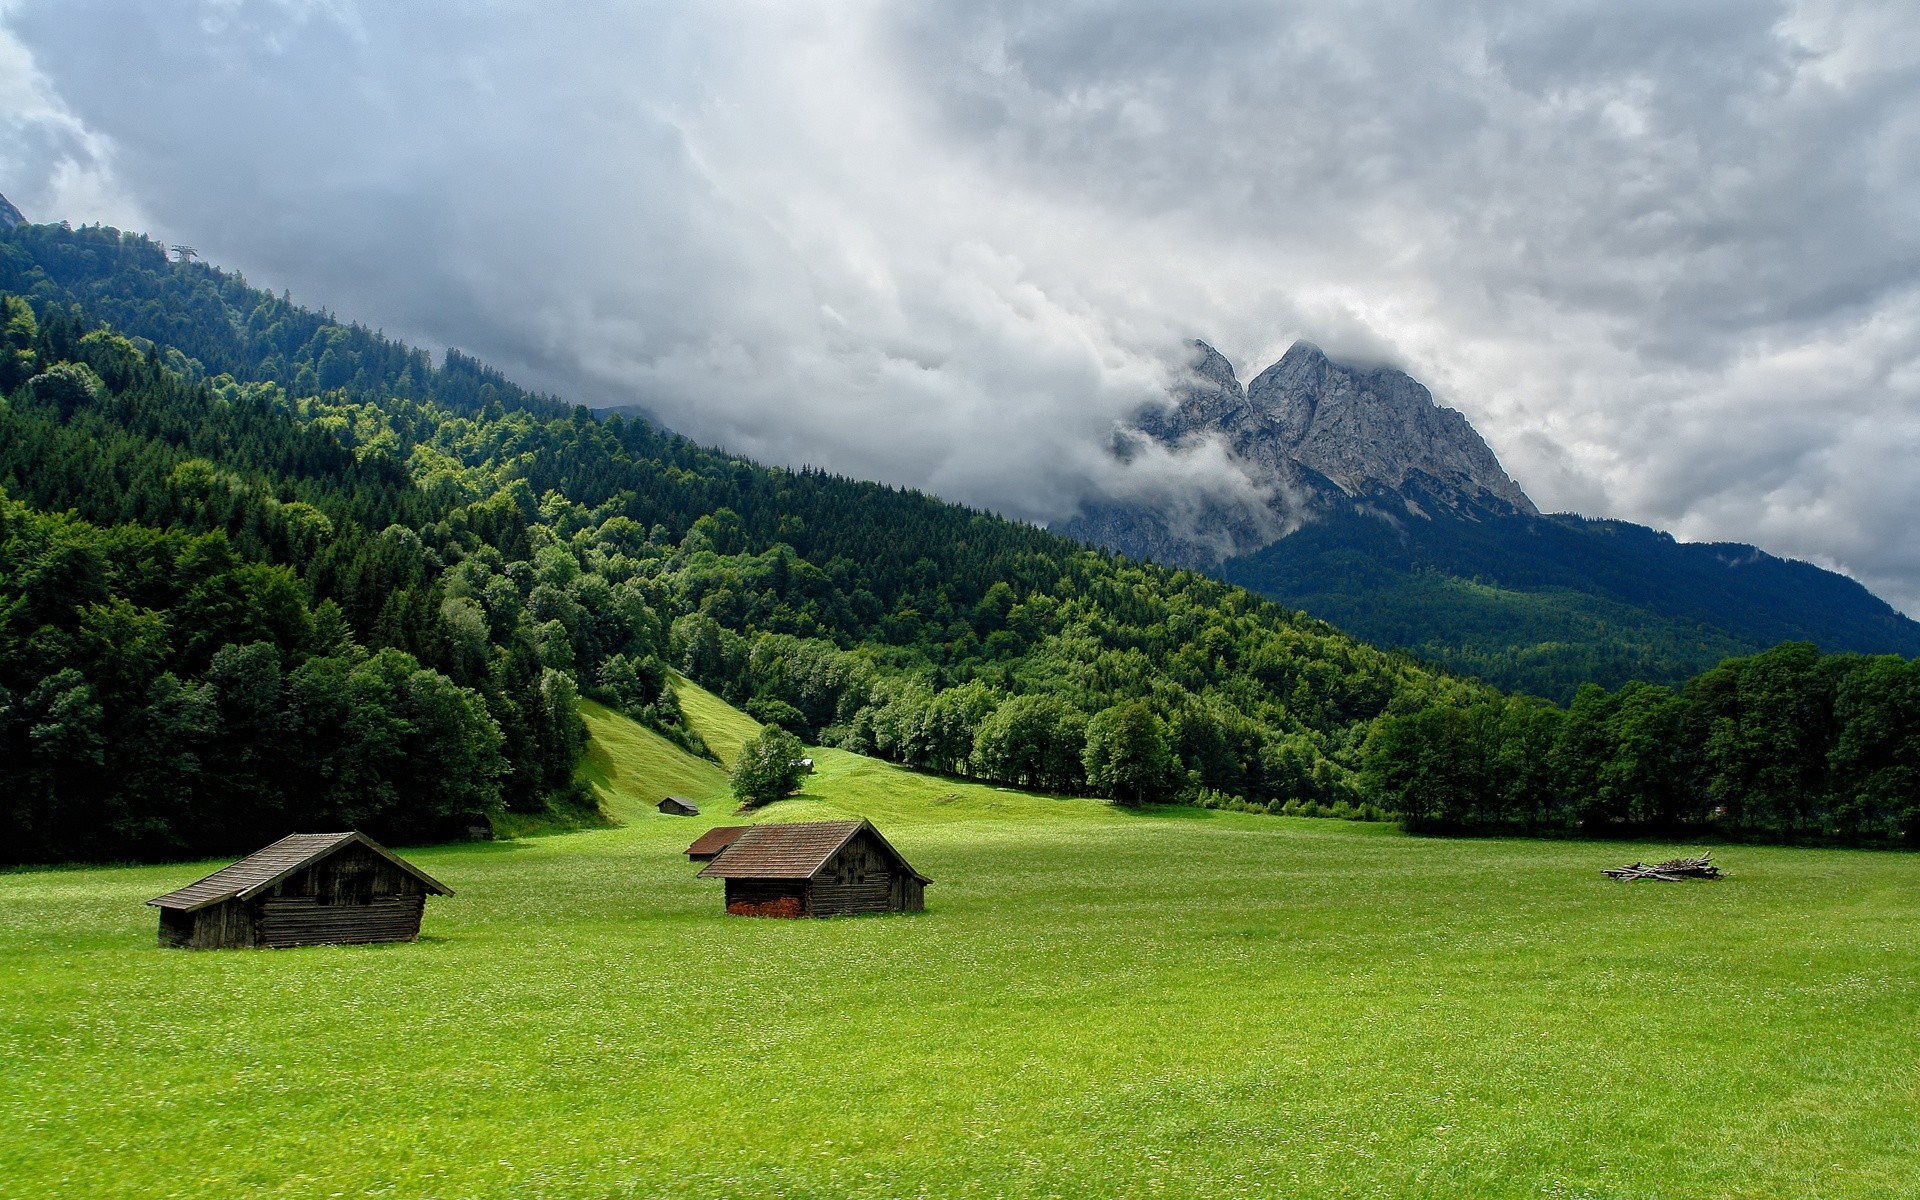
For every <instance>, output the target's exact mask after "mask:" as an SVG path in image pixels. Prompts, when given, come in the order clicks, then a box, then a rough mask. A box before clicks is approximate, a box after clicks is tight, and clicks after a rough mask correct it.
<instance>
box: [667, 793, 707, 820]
mask: <svg viewBox="0 0 1920 1200" xmlns="http://www.w3.org/2000/svg"><path fill="white" fill-rule="evenodd" d="M660 811H661V812H663V813H666V814H667V815H668V816H670V817H697V816H699V815H700V806H699V805H698V804H695V803H694V802H693V801H691V800H687V799H684V798H682V797H680V796H668V797H667V798H666V799H665V800H662V801H661V802H660Z"/></svg>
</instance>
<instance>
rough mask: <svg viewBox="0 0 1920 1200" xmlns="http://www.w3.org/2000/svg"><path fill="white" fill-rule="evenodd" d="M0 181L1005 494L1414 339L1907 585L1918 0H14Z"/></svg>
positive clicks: (1196, 474) (1608, 480)
mask: <svg viewBox="0 0 1920 1200" xmlns="http://www.w3.org/2000/svg"><path fill="white" fill-rule="evenodd" d="M0 12H4V13H5V14H6V29H7V30H8V35H6V36H0V67H8V68H13V69H9V70H7V71H5V72H0V73H3V74H5V75H6V76H7V77H8V78H9V79H11V80H12V82H10V83H0V168H4V170H5V172H6V175H7V180H6V182H4V183H0V190H5V191H6V192H7V193H8V194H9V195H11V196H13V197H14V199H16V200H17V201H19V202H20V203H21V204H22V206H23V207H25V208H27V210H28V211H29V213H30V214H31V215H34V216H37V217H47V216H53V215H65V216H68V217H71V218H73V219H75V220H88V219H95V218H100V219H106V220H112V221H120V222H123V223H133V222H135V221H136V220H138V221H144V222H145V223H146V225H147V227H149V228H152V229H153V230H155V231H156V232H157V233H159V234H161V235H163V236H170V237H175V238H178V239H180V240H183V241H190V242H193V243H194V244H195V245H197V246H199V247H200V249H201V250H202V251H203V252H204V253H207V254H209V256H211V257H214V258H216V259H218V260H219V261H222V262H225V263H227V264H230V265H234V266H238V267H241V268H243V269H245V270H246V271H248V272H249V274H250V275H251V276H252V277H254V278H255V279H256V280H257V281H259V282H261V283H265V284H268V285H271V286H275V287H280V286H288V287H291V288H293V290H294V291H295V292H296V294H297V295H299V296H301V297H303V298H306V299H309V300H311V301H313V302H318V303H324V304H327V305H329V306H331V307H333V308H335V309H337V310H339V311H341V312H343V313H347V314H350V315H354V316H358V317H360V318H361V319H364V320H367V321H370V322H373V323H377V324H382V325H384V326H386V327H387V328H389V329H391V330H393V331H395V332H398V333H401V334H403V335H405V336H408V337H412V338H417V339H420V340H424V341H426V342H429V343H432V344H436V345H445V344H457V345H461V346H463V347H465V348H468V349H471V350H474V351H476V352H478V353H481V354H483V355H485V356H487V357H489V358H492V359H494V360H496V361H499V362H501V363H502V365H504V366H507V367H508V368H510V369H511V370H513V371H514V372H515V373H516V374H518V375H520V376H522V377H524V378H527V379H529V380H530V381H532V382H535V383H537V384H540V385H542V386H547V387H551V388H554V389H557V390H559V391H561V392H563V393H565V394H567V395H569V396H573V397H579V398H583V399H587V400H589V401H590V402H595V403H602V402H635V401H638V402H641V403H644V404H647V405H649V406H651V407H652V408H653V409H654V410H655V411H656V412H658V413H659V415H660V416H661V417H662V418H663V419H664V420H666V421H667V422H668V423H669V424H671V425H673V426H675V427H676V428H679V429H682V430H684V431H685V432H687V433H689V434H692V435H694V436H696V437H699V438H702V439H704V440H713V441H718V442H721V443H723V444H726V445H728V446H730V447H732V448H735V449H739V450H742V451H745V452H748V453H752V454H755V455H758V456H761V457H763V458H767V459H770V460H776V461H783V462H802V461H805V462H812V463H815V464H821V465H827V466H831V467H834V468H836V469H840V470H844V471H849V472H853V473H858V474H864V475H876V476H880V477H883V478H887V479H890V480H895V481H899V482H905V483H912V484H918V485H922V486H927V487H930V488H932V489H934V490H936V491H938V492H940V493H941V494H943V495H947V496H949V497H952V498H955V499H962V500H968V501H973V502H976V503H984V504H988V505H991V506H993V507H995V508H998V509H1001V510H1003V511H1008V512H1011V513H1014V514H1017V515H1021V516H1026V517H1031V518H1036V519H1047V518H1050V517H1055V516H1059V515H1063V514H1064V513H1065V512H1067V511H1070V510H1071V508H1072V507H1073V506H1074V504H1075V503H1076V502H1077V501H1078V500H1079V499H1080V498H1081V497H1082V496H1083V495H1085V494H1087V493H1088V492H1089V491H1091V490H1099V491H1105V492H1112V493H1120V494H1142V493H1147V492H1151V491H1153V490H1155V489H1160V488H1166V487H1180V488H1211V489H1213V490H1215V491H1217V492H1220V493H1235V492H1244V490H1245V488H1246V486H1247V485H1246V483H1245V481H1244V480H1241V479H1239V478H1238V477H1237V476H1234V475H1233V473H1232V472H1231V470H1230V469H1229V468H1228V467H1227V466H1226V464H1225V463H1224V462H1223V461H1222V460H1219V459H1217V458H1214V459H1209V458H1207V457H1205V456H1204V454H1203V455H1198V456H1189V457H1181V458H1170V457H1168V456H1166V455H1164V454H1158V455H1147V456H1141V457H1139V458H1136V459H1134V460H1133V461H1132V462H1130V463H1129V464H1126V465H1125V466H1122V465H1120V464H1117V463H1116V462H1114V461H1113V460H1112V459H1111V458H1110V457H1109V456H1108V455H1107V454H1106V453H1105V450H1104V447H1105V446H1106V445H1107V444H1108V442H1109V437H1110V432H1111V428H1112V423H1113V421H1114V420H1115V419H1116V418H1118V417H1122V416H1124V415H1126V414H1127V413H1128V412H1130V411H1131V410H1132V409H1133V408H1135V407H1137V406H1138V405H1139V404H1141V403H1143V402H1145V401H1146V400H1148V399H1150V398H1151V397H1152V396H1153V395H1154V394H1155V393H1156V391H1157V390H1158V389H1159V388H1160V387H1161V386H1162V385H1163V383H1164V380H1165V377H1166V373H1167V370H1168V368H1169V364H1170V362H1172V361H1173V359H1174V357H1175V356H1177V354H1178V346H1179V344H1180V342H1181V339H1183V338H1185V337H1189V336H1202V337H1205V338H1207V339H1208V340H1209V341H1212V342H1214V343H1215V344H1217V345H1219V346H1220V347H1221V349H1223V350H1224V351H1226V352H1227V353H1228V354H1229V356H1230V357H1232V358H1233V359H1234V360H1235V362H1236V363H1237V364H1238V366H1239V367H1240V370H1241V374H1242V376H1243V378H1244V377H1247V376H1250V375H1251V374H1252V373H1253V372H1255V371H1257V370H1258V369H1259V368H1260V367H1262V366H1264V365H1265V364H1266V363H1267V362H1269V361H1271V360H1272V358H1274V357H1276V356H1277V355H1278V353H1279V352H1280V351H1281V350H1283V349H1284V348H1285V346H1286V344H1287V343H1288V342H1289V341H1290V340H1291V339H1292V338H1294V337H1296V336H1310V337H1313V338H1314V339H1315V340H1317V341H1319V342H1320V343H1321V344H1323V345H1325V346H1327V348H1328V349H1329V350H1331V351H1334V352H1336V353H1344V354H1347V355H1349V356H1354V357H1363V358H1368V359H1374V360H1382V361H1391V362H1394V363H1395V364H1397V365H1400V366H1403V367H1405V368H1407V369H1409V370H1411V371H1413V372H1414V373H1415V374H1416V375H1418V376H1419V377H1420V378H1422V379H1423V380H1425V381H1426V382H1428V383H1429V384H1430V385H1432V386H1433V387H1434V389H1435V391H1436V393H1437V394H1438V395H1439V396H1440V398H1441V399H1442V400H1443V402H1446V403H1451V404H1453V405H1455V406H1457V407H1459V408H1461V409H1463V410H1464V411H1465V412H1467V414H1468V415H1469V416H1470V417H1471V418H1472V419H1473V420H1474V421H1475V423H1476V424H1477V425H1478V426H1479V427H1480V429H1481V430H1482V432H1483V433H1485V434H1486V435H1487V437H1488V440H1489V441H1491V442H1492V443H1493V445H1494V447H1495V449H1496V450H1497V451H1499V452H1500V454H1501V455H1502V458H1503V459H1504V460H1505V461H1506V463H1507V465H1508V466H1509V468H1510V469H1511V470H1512V471H1513V473H1514V474H1515V475H1516V477H1518V478H1519V479H1520V480H1521V482H1522V483H1523V484H1524V485H1526V486H1527V487H1529V489H1530V490H1531V491H1532V492H1533V493H1534V495H1535V498H1536V499H1537V500H1538V501H1540V502H1541V504H1542V505H1543V507H1547V508H1563V507H1564V508H1576V509H1579V510H1582V511H1587V512H1594V513H1602V514H1606V515H1613V516H1623V517H1628V518H1632V519H1637V520H1642V521H1647V522H1649V523H1653V524H1658V525H1662V526H1665V527H1669V528H1673V529H1675V530H1676V532H1679V533H1680V534H1682V535H1683V536H1690V537H1697V538H1707V537H1712V538H1738V539H1743V540H1752V541H1756V542H1759V543H1760V544H1762V545H1764V546H1766V547H1768V548H1769V549H1773V550H1776V551H1778V552H1782V553H1789V554H1795V555H1799V556H1803V557H1811V558H1815V559H1816V560H1818V561H1822V562H1824V563H1827V564H1830V565H1839V566H1843V567H1845V568H1846V569H1848V570H1850V571H1852V572H1854V573H1855V574H1857V575H1859V576H1860V577H1862V578H1863V579H1865V580H1866V581H1868V582H1869V583H1870V584H1871V585H1873V586H1875V587H1876V588H1878V589H1880V590H1881V591H1882V592H1883V593H1884V594H1887V595H1889V596H1890V597H1891V598H1893V599H1894V600H1895V601H1896V602H1897V603H1900V604H1902V605H1903V606H1905V607H1907V608H1908V609H1909V610H1910V611H1912V610H1914V609H1916V608H1920V538H1915V537H1914V536H1913V535H1912V534H1911V532H1910V527H1911V526H1912V525H1913V524H1914V523H1915V522H1916V520H1917V519H1920V477H1917V476H1916V474H1915V472H1914V471H1913V470H1912V464H1913V462H1914V461H1915V460H1916V451H1920V36H1916V35H1920V28H1917V26H1920V22H1917V21H1916V20H1915V18H1913V17H1912V16H1911V15H1909V13H1908V12H1907V11H1906V10H1905V6H1902V5H1898V4H1878V5H1876V4H1872V3H1800V4H1776V5H1771V6H1769V5H1755V4H1749V3H1741V4H1731V3H1726V4H1716V3H1701V4H1692V5H1687V6H1675V5H1672V4H1665V3H1662V4H1654V3H1638V2H1633V0H1627V2H1624V3H1619V2H1616V3H1608V4H1598V3H1587V4H1571V3H1545V4H1542V3H1524V4H1523V3H1511V4H1500V3H1481V4H1476V5H1469V6H1455V5H1444V6H1443V5H1434V4H1425V5H1415V4H1379V5H1371V6H1366V7H1364V8H1362V7H1359V6H1355V5H1351V4H1344V3H1305V4H1294V5H1286V6H1278V5H1269V4H1250V3H1227V2H1221V3H1211V4H1208V3H1196V4H1187V5H1178V6H1175V5H1165V4H1161V3H1144V2H1139V3H1130V2H1125V0H1113V2H1109V3H1102V4H1071V3H1068V4H1059V3H1056V4H1048V5H1015V4H1004V3H1002V4H994V3H983V2H980V0H972V2H966V3H962V2H959V0H955V2H953V3H946V4H935V3H924V4H914V5H888V4H879V3H866V4H847V5H838V6H822V7H821V8H819V9H807V10H805V11H801V10H799V8H798V6H791V5H774V4H724V3H723V4H706V5H699V6H690V5H656V6H650V7H635V6H630V5H620V6H613V5H608V6H604V7H601V8H597V9H596V8H585V7H574V8H570V9H569V10H568V12H569V18H568V19H566V20H558V19H555V18H554V17H552V16H551V15H550V14H551V10H549V9H548V8H547V7H546V6H535V5H532V4H517V3H496V4H492V5H487V6H468V7H464V8H462V9H461V10H460V13H461V15H460V17H459V18H457V19H456V18H455V17H453V16H451V15H449V14H448V10H445V9H440V8H427V7H424V6H421V7H416V6H399V5H352V4H346V3H338V4H323V3H295V2H292V0H285V2H281V3H265V2H259V3H244V2H239V0H234V2H228V3H205V4H202V5H199V6H197V7H193V6H181V7H178V8H175V9H172V10H169V11H168V12H166V13H164V14H161V13H156V12H155V11H154V10H153V9H152V8H150V7H147V6H127V5H117V4H107V3H101V2H98V0H95V2H91V3H90V2H87V0H61V2H60V3H58V4H55V3H51V2H50V0H43V2H40V3H16V4H14V5H12V6H11V7H5V8H0Z"/></svg>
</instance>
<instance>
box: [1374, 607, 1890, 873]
mask: <svg viewBox="0 0 1920 1200" xmlns="http://www.w3.org/2000/svg"><path fill="white" fill-rule="evenodd" d="M1359 783H1360V787H1361V789H1362V791H1363V792H1364V793H1365V794H1366V795H1368V796H1369V797H1370V798H1371V799H1373V800H1374V801H1375V802H1377V803H1380V804H1382V805H1386V806H1390V807H1392V808H1394V809H1395V810H1397V811H1399V812H1401V813H1403V814H1404V817H1405V820H1406V823H1407V825H1408V827H1409V828H1412V829H1418V830H1428V831H1435V832H1498V831H1513V832H1524V833H1542V832H1570V831H1580V832H1585V833H1590V834H1601V835H1616V834H1617V835H1648V834H1658V835H1674V834H1691V833H1702V832H1713V833H1722V834H1726V835H1729V836H1733V837H1747V838H1763V839H1801V838H1829V839H1839V840H1849V841H1888V842H1898V843H1900V844H1908V845H1911V844H1913V843H1914V841H1915V839H1916V838H1920V660H1912V659H1904V658H1901V657H1899V656H1898V655H1873V656H1869V655H1857V654H1831V655H1822V654H1820V653H1819V652H1818V651H1817V650H1816V649H1815V648H1814V647H1813V646H1812V645H1810V644H1808V643H1805V642H1789V643H1784V644H1782V645H1779V646H1776V647H1774V648H1772V649H1770V650H1767V651H1764V652H1762V653H1760V654H1755V655H1749V656H1744V657H1740V658H1731V659H1728V660H1726V661H1725V662H1722V663H1721V664H1720V665H1719V666H1717V667H1714V668H1713V669H1712V670H1709V671H1706V672H1703V673H1702V674H1700V675H1697V676H1695V677H1694V678H1693V679H1692V680H1690V681H1688V682H1687V684H1686V685H1685V686H1684V687H1682V688H1680V689H1679V690H1677V691H1676V690H1675V689H1672V688H1667V687H1658V686H1654V685H1651V684H1645V683H1629V684H1626V685H1624V686H1622V687H1620V688H1619V689H1617V690H1614V691H1606V690H1604V689H1602V688H1600V687H1598V686H1593V685H1589V686H1587V687H1585V688H1582V689H1581V690H1580V692H1579V694H1578V695H1577V696H1575V698H1574V700H1573V703H1572V704H1571V705H1569V706H1568V707H1567V708H1566V709H1564V710H1563V709H1560V708H1557V707H1555V706H1553V705H1549V704H1544V703H1540V702H1534V701H1528V700H1524V699H1518V698H1506V699H1497V700H1493V699H1490V700H1484V701H1480V702H1476V703H1471V704H1467V705H1458V706H1438V707H1433V708H1427V709H1423V710H1421V711H1418V712H1413V713H1406V714H1400V715H1390V716H1387V717H1384V718H1382V719H1381V720H1380V721H1379V722H1377V723H1376V724H1375V726H1374V728H1373V731H1372V732H1371V733H1370V734H1369V735H1368V740H1367V744H1366V746H1365V748H1364V751H1363V754H1362V766H1361V772H1360V779H1359Z"/></svg>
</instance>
